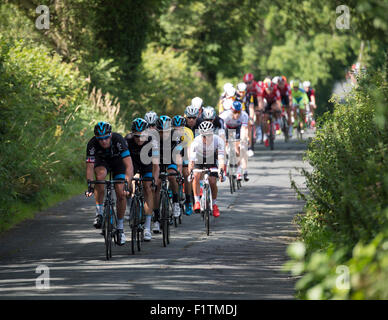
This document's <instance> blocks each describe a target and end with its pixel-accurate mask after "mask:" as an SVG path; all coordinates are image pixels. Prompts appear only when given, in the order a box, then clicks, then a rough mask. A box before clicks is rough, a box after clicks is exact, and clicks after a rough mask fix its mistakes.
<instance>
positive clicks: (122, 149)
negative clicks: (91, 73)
mask: <svg viewBox="0 0 388 320" xmlns="http://www.w3.org/2000/svg"><path fill="white" fill-rule="evenodd" d="M94 135H95V136H94V137H93V138H92V139H90V140H89V142H88V144H87V148H86V179H87V180H88V181H91V180H94V179H93V177H94V175H95V176H96V180H105V178H106V176H107V174H108V172H109V171H112V173H113V179H114V180H121V179H122V180H126V181H131V180H132V177H133V164H132V159H131V157H130V152H129V150H128V145H127V142H126V141H125V139H124V138H123V137H122V136H121V135H120V134H118V133H116V132H112V126H111V125H110V124H109V123H108V122H103V121H102V122H99V123H97V124H96V126H95V127H94ZM115 191H116V198H117V217H118V221H117V229H118V244H119V245H124V244H125V234H124V225H123V223H124V214H125V209H126V205H127V202H126V199H125V197H126V195H128V192H127V191H125V190H124V184H116V185H115ZM93 193H95V199H96V218H95V220H94V224H93V225H94V227H95V228H96V229H99V228H101V225H102V220H103V217H102V215H103V201H104V185H103V184H97V185H95V187H93V186H90V187H89V188H88V191H87V192H86V196H87V197H90V196H92V194H93Z"/></svg>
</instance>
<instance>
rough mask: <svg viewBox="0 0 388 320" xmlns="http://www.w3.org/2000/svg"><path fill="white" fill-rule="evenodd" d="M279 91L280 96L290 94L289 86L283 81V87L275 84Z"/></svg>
mask: <svg viewBox="0 0 388 320" xmlns="http://www.w3.org/2000/svg"><path fill="white" fill-rule="evenodd" d="M277 88H278V89H279V92H280V96H281V97H282V98H283V97H284V96H291V87H290V85H289V84H288V83H285V84H284V86H283V88H281V87H280V86H277Z"/></svg>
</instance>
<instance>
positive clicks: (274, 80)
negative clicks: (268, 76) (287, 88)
mask: <svg viewBox="0 0 388 320" xmlns="http://www.w3.org/2000/svg"><path fill="white" fill-rule="evenodd" d="M279 80H280V77H278V76H276V77H273V79H272V83H273V84H278V83H279Z"/></svg>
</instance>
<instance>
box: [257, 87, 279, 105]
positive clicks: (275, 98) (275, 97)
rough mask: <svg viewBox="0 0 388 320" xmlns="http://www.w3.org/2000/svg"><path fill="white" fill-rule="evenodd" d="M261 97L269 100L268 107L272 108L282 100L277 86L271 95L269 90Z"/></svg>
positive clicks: (264, 91) (263, 92)
mask: <svg viewBox="0 0 388 320" xmlns="http://www.w3.org/2000/svg"><path fill="white" fill-rule="evenodd" d="M261 97H262V98H263V99H266V100H267V104H268V106H271V105H272V104H273V103H275V102H276V101H280V100H281V95H280V91H279V89H278V87H277V86H275V87H274V88H273V89H272V91H271V92H270V93H267V90H265V89H264V90H263V91H262V94H261Z"/></svg>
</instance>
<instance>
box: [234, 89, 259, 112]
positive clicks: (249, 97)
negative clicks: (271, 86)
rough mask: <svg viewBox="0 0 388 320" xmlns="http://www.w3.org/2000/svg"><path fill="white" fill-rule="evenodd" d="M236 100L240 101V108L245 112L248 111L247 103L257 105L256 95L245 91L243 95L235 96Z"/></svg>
mask: <svg viewBox="0 0 388 320" xmlns="http://www.w3.org/2000/svg"><path fill="white" fill-rule="evenodd" d="M236 101H239V102H241V105H242V110H243V111H246V112H247V113H249V105H250V104H251V103H253V105H254V106H256V105H257V97H256V96H255V95H254V94H252V93H250V92H247V93H245V94H244V95H243V96H240V95H239V96H237V98H236Z"/></svg>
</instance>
